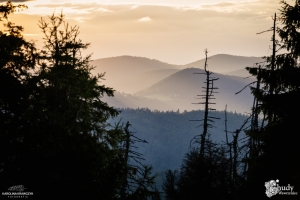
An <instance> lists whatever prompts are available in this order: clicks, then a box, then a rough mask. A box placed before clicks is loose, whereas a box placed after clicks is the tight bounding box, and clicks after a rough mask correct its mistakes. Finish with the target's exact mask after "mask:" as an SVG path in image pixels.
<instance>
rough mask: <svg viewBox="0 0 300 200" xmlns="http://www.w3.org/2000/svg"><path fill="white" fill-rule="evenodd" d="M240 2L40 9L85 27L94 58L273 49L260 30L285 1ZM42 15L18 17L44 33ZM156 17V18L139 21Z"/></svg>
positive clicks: (184, 58) (175, 58)
mask: <svg viewBox="0 0 300 200" xmlns="http://www.w3.org/2000/svg"><path fill="white" fill-rule="evenodd" d="M236 2H237V1H235V2H233V3H219V4H214V5H207V6H205V5H204V6H194V7H191V6H190V7H187V6H158V5H133V4H127V5H125V4H124V5H122V4H119V5H111V4H107V5H103V4H97V3H86V4H75V3H65V4H43V5H38V6H37V7H36V8H35V9H37V10H43V12H44V13H43V15H45V14H47V15H51V14H52V13H53V11H54V9H62V11H63V13H64V14H65V15H66V17H67V21H68V22H69V23H70V25H79V26H80V32H81V35H80V38H82V39H83V41H85V42H90V43H91V53H92V52H93V53H94V56H95V57H94V58H99V57H110V56H116V55H134V56H146V57H151V58H155V59H159V60H162V61H165V62H170V63H181V64H185V63H188V62H191V61H195V60H197V59H198V58H202V57H203V56H202V52H203V49H205V48H208V50H209V51H211V52H212V54H217V53H228V54H234V55H249V56H262V55H266V54H268V51H269V44H270V38H271V35H270V34H268V33H266V34H260V35H257V34H256V33H258V32H262V31H264V30H268V29H269V28H270V27H271V26H272V19H271V16H272V15H274V12H278V9H279V8H280V4H279V3H278V4H275V3H274V0H260V1H256V2H243V3H236ZM44 9H47V10H48V13H47V12H46V11H44ZM56 13H59V12H56ZM41 15H42V14H41ZM41 15H40V16H41ZM18 16H20V15H19V14H16V15H12V17H15V18H14V19H17V18H18ZM27 16H28V15H27ZM38 18H39V17H38V16H36V17H35V16H32V17H31V18H29V17H25V15H22V17H20V18H19V19H20V20H24V21H23V23H21V25H24V27H25V31H27V30H28V33H40V30H38V26H37V25H36V24H37V21H38ZM45 19H47V18H45ZM34 20H36V21H34ZM151 20H152V22H155V23H137V22H149V21H151ZM14 21H15V20H14ZM16 22H17V21H16ZM82 22H84V23H82ZM17 24H20V23H18V22H17ZM33 26H34V27H33ZM33 30H35V31H33ZM31 37H32V38H34V36H31ZM34 39H35V38H34ZM36 39H38V36H37V37H36ZM38 40H41V39H38ZM199 52H200V55H199Z"/></svg>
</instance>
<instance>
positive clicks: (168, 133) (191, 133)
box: [109, 108, 247, 171]
mask: <svg viewBox="0 0 300 200" xmlns="http://www.w3.org/2000/svg"><path fill="white" fill-rule="evenodd" d="M212 114H213V115H214V116H216V117H220V118H221V119H220V120H215V123H214V126H215V127H216V128H212V129H210V133H211V139H212V140H213V141H214V142H218V143H222V141H223V142H224V141H225V133H224V129H225V127H224V111H218V112H217V111H215V112H212ZM203 116H204V112H203V111H199V110H198V111H191V112H183V113H179V112H177V111H176V112H158V111H150V110H149V109H145V108H142V109H141V108H140V109H121V114H120V115H119V116H118V117H117V118H114V119H110V120H109V122H110V123H111V124H114V123H117V122H119V121H120V120H121V122H123V123H124V124H125V123H126V122H127V121H129V122H130V124H132V126H131V128H130V130H131V131H132V132H134V134H135V136H137V137H139V138H140V139H145V140H146V141H147V142H148V144H144V143H142V144H136V146H137V147H139V148H138V152H140V153H142V154H144V157H145V158H146V163H147V164H152V165H153V169H154V171H162V170H167V169H177V168H179V167H180V164H181V162H182V158H183V157H184V155H185V154H186V153H187V152H188V151H189V150H191V149H192V148H194V147H195V148H197V147H198V146H199V144H198V143H195V141H193V142H191V140H192V139H193V137H195V136H196V135H199V134H201V133H202V129H201V128H199V125H201V122H193V121H190V120H195V119H202V118H203ZM227 116H228V131H234V130H236V129H239V128H240V127H241V125H242V124H243V122H244V121H245V119H246V118H247V116H245V115H241V114H237V113H232V112H228V113H227ZM197 127H198V128H197ZM244 136H245V135H244V133H242V135H241V136H240V138H241V139H242V138H243V137H244ZM231 139H232V136H231V134H230V135H229V140H231Z"/></svg>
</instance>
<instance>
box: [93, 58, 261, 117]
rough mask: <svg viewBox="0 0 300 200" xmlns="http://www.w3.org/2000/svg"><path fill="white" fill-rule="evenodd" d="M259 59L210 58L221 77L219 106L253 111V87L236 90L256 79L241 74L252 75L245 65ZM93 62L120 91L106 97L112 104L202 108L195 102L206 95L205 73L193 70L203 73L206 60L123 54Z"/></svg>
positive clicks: (165, 108)
mask: <svg viewBox="0 0 300 200" xmlns="http://www.w3.org/2000/svg"><path fill="white" fill-rule="evenodd" d="M259 62H262V58H260V57H245V56H232V55H226V54H218V55H214V56H210V57H209V59H208V70H210V71H212V72H215V76H217V77H218V78H220V80H218V81H217V82H216V86H218V87H219V88H220V89H219V91H218V92H220V94H218V95H216V97H217V99H216V101H217V105H216V107H215V108H216V109H218V110H223V109H224V108H225V105H226V104H228V107H229V110H232V111H237V112H240V113H244V112H248V111H249V110H250V108H251V105H252V99H253V97H252V95H251V94H250V89H249V88H247V89H245V91H243V92H242V93H240V94H239V95H235V93H236V92H238V91H239V90H240V89H242V88H243V87H244V86H245V85H247V84H248V83H250V82H251V81H253V79H243V78H242V77H240V76H243V77H246V76H248V75H249V74H248V72H247V71H246V70H245V67H247V66H254V65H255V64H256V63H259ZM91 64H92V65H94V66H96V68H95V70H94V71H93V73H95V74H96V73H103V72H106V76H105V77H104V78H105V80H103V81H102V82H101V84H104V85H106V86H108V87H112V88H113V89H115V90H116V91H118V92H120V93H116V96H115V98H105V100H106V101H107V102H108V103H110V104H111V105H112V106H115V107H120V108H126V107H130V108H138V107H148V108H150V109H157V110H164V111H166V110H171V109H172V110H177V109H180V110H197V109H202V108H201V106H199V105H198V107H197V106H195V105H194V104H192V103H197V101H196V99H195V97H197V95H200V94H202V92H201V91H202V88H201V87H203V86H204V85H203V82H204V79H205V76H204V75H203V76H200V75H194V74H193V73H195V72H197V73H201V72H203V70H201V68H203V66H204V59H202V60H198V61H196V62H193V63H190V64H186V65H172V64H168V63H164V62H160V61H158V60H154V59H148V58H142V57H133V56H119V57H112V58H103V59H98V60H94V61H93V62H92V63H91ZM225 74H227V75H225ZM126 94H129V95H126ZM231 105H232V106H231Z"/></svg>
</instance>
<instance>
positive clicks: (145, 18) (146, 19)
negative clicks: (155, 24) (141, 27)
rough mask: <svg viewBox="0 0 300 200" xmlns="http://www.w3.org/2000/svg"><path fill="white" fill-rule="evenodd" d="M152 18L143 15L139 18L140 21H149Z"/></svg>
mask: <svg viewBox="0 0 300 200" xmlns="http://www.w3.org/2000/svg"><path fill="white" fill-rule="evenodd" d="M151 20H152V19H151V18H150V17H143V18H141V19H139V21H140V22H149V21H151Z"/></svg>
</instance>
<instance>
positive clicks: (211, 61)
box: [185, 54, 263, 74]
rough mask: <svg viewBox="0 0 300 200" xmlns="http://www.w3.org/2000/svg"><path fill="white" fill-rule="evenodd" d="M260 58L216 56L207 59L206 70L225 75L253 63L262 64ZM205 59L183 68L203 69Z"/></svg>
mask: <svg viewBox="0 0 300 200" xmlns="http://www.w3.org/2000/svg"><path fill="white" fill-rule="evenodd" d="M262 61H263V59H262V58H261V57H246V56H234V55H227V54H217V55H213V56H210V57H208V70H209V71H212V72H216V73H221V74H226V73H229V72H232V71H236V70H240V69H245V68H246V67H251V66H254V65H255V63H259V62H262ZM204 63H205V59H202V60H198V61H196V62H193V63H190V64H187V65H185V68H200V69H203V67H204Z"/></svg>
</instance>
